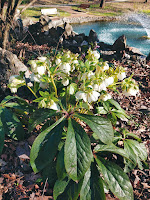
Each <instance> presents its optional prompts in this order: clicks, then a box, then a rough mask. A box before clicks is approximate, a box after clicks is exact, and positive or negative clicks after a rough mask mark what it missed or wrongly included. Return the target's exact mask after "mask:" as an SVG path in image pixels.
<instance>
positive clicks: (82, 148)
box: [65, 119, 93, 181]
mask: <svg viewBox="0 0 150 200" xmlns="http://www.w3.org/2000/svg"><path fill="white" fill-rule="evenodd" d="M92 157H93V155H92V152H91V143H90V139H89V137H88V136H87V134H86V133H85V131H84V129H83V128H82V127H81V126H80V125H79V124H78V123H77V122H76V121H74V120H71V119H69V120H68V132H67V137H66V142H65V168H66V171H67V173H68V175H69V176H70V178H71V179H72V180H74V181H79V180H80V179H81V178H82V177H83V176H84V174H85V173H86V171H87V169H88V168H89V166H90V164H91V160H92Z"/></svg>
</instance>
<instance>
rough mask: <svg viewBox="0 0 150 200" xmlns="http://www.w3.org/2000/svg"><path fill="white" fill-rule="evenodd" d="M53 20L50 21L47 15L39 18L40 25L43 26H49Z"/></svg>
mask: <svg viewBox="0 0 150 200" xmlns="http://www.w3.org/2000/svg"><path fill="white" fill-rule="evenodd" d="M51 21H52V20H51V19H50V17H48V16H46V15H41V16H40V18H39V23H40V24H41V25H42V26H45V25H48V24H49V23H50V22H51Z"/></svg>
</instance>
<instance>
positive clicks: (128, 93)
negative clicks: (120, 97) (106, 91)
mask: <svg viewBox="0 0 150 200" xmlns="http://www.w3.org/2000/svg"><path fill="white" fill-rule="evenodd" d="M138 92H139V89H138V88H136V89H134V88H129V89H128V90H127V91H126V90H124V91H123V94H124V95H125V96H127V97H128V96H136V94H137V93H138Z"/></svg>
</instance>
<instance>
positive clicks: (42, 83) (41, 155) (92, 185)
mask: <svg viewBox="0 0 150 200" xmlns="http://www.w3.org/2000/svg"><path fill="white" fill-rule="evenodd" d="M99 58H100V54H99V53H98V51H92V50H91V49H89V50H88V54H87V56H86V57H85V58H84V59H82V58H81V59H80V57H79V55H78V54H72V53H71V52H68V51H67V52H65V51H64V52H63V51H62V52H59V53H58V54H57V55H56V56H54V57H52V58H51V59H50V58H46V57H39V58H38V59H37V60H31V61H29V64H30V65H31V72H32V74H31V81H28V82H26V80H25V78H23V75H22V74H21V75H19V76H13V77H11V78H10V81H9V87H10V89H11V91H12V92H13V93H15V92H16V91H17V89H18V88H19V87H21V86H23V85H26V86H27V87H28V88H29V89H30V91H31V92H32V93H33V95H34V96H35V99H34V102H35V103H34V104H36V105H37V108H34V109H33V112H32V113H31V114H30V119H29V126H28V129H29V132H30V131H33V130H34V128H35V127H36V126H37V125H39V124H42V125H43V128H42V131H41V133H40V134H39V135H38V136H37V138H36V139H35V141H34V143H33V145H32V148H31V154H30V163H31V166H32V168H33V170H34V172H35V173H38V172H41V174H42V178H43V180H47V181H48V183H49V184H50V186H51V187H53V196H54V199H55V200H56V199H58V200H59V199H60V200H71V199H72V200H77V199H80V200H100V199H102V200H103V199H106V198H105V191H106V190H108V189H110V190H111V192H113V193H114V195H116V196H117V197H118V198H119V199H121V200H126V199H127V200H132V199H134V197H133V190H132V185H131V183H130V181H129V178H128V176H127V174H126V173H127V172H129V171H130V170H132V169H133V168H135V167H136V166H137V165H138V167H139V168H140V169H142V168H143V163H144V164H145V160H146V159H147V153H146V149H145V146H144V145H143V144H142V143H140V142H141V141H140V139H139V138H138V137H137V136H136V135H134V134H132V133H129V132H128V131H125V130H124V131H123V132H119V133H118V132H115V130H114V129H113V126H112V124H113V125H115V124H116V122H117V120H118V119H121V120H124V119H125V120H128V119H129V116H128V115H127V114H126V113H125V111H124V110H123V109H122V108H121V107H120V105H119V104H118V103H117V102H116V101H114V100H113V99H112V96H111V93H110V91H111V90H114V91H117V88H122V90H123V93H124V94H125V95H127V96H128V95H133V96H134V95H136V93H137V92H138V91H139V90H138V86H137V84H136V82H135V81H134V80H133V79H132V78H131V77H129V78H127V79H125V77H126V73H125V70H124V68H122V67H117V68H112V67H109V64H108V63H107V62H103V61H101V60H99ZM13 98H15V97H13ZM10 99H11V98H10V97H9V100H10ZM17 101H18V102H20V98H19V97H18V99H17ZM22 101H23V100H22ZM12 103H13V104H14V102H12ZM10 105H11V103H7V99H6V100H3V102H2V103H1V106H2V107H3V108H2V109H4V108H6V107H11V106H10ZM22 105H24V106H25V103H22ZM16 106H17V105H16ZM18 109H19V108H18ZM7 110H9V109H8V108H7ZM26 112H27V109H26ZM2 113H3V112H2ZM129 137H130V138H132V139H129ZM120 143H121V145H120ZM114 154H116V155H117V157H118V159H120V166H119V165H117V164H116V163H115V159H114V156H113V155H114ZM121 167H122V168H123V169H122V168H121Z"/></svg>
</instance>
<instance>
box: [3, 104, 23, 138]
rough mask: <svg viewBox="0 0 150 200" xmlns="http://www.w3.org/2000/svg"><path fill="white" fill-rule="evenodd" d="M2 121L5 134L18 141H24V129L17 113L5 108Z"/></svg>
mask: <svg viewBox="0 0 150 200" xmlns="http://www.w3.org/2000/svg"><path fill="white" fill-rule="evenodd" d="M1 121H2V124H3V128H4V131H5V134H7V135H8V136H9V137H11V138H13V139H16V140H17V139H18V140H23V139H24V134H25V133H24V129H23V127H22V124H21V122H20V120H19V119H18V118H17V116H16V115H15V113H13V112H12V111H11V110H9V109H7V108H4V109H3V112H2V113H1Z"/></svg>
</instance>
